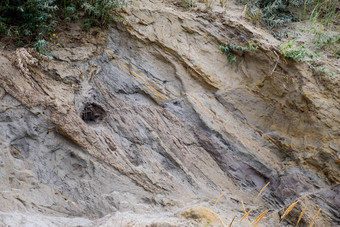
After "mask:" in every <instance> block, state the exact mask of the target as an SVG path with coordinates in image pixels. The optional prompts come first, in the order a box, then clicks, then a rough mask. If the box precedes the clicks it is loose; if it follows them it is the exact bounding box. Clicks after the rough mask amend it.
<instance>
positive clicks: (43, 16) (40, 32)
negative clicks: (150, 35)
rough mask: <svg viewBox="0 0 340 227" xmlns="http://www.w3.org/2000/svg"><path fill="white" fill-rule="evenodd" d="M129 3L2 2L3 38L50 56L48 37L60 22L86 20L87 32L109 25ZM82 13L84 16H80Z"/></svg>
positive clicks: (104, 0) (110, 0)
mask: <svg viewBox="0 0 340 227" xmlns="http://www.w3.org/2000/svg"><path fill="white" fill-rule="evenodd" d="M124 4H126V2H125V0H2V1H0V35H2V36H11V37H13V38H14V40H15V41H16V43H17V44H19V45H23V44H25V43H28V44H32V43H34V42H35V44H33V45H34V47H35V49H36V50H38V51H41V52H43V53H46V50H47V44H48V43H47V42H46V41H45V40H46V39H48V37H51V33H53V32H54V30H55V28H56V25H57V22H58V21H60V20H61V19H64V20H65V21H66V22H70V21H71V20H77V19H79V18H80V15H82V16H83V17H84V28H86V29H89V28H90V27H91V26H92V25H106V24H107V23H108V22H109V21H111V20H112V19H113V16H112V15H113V14H112V11H113V10H114V9H116V8H117V7H120V6H122V5H124ZM79 12H81V13H79Z"/></svg>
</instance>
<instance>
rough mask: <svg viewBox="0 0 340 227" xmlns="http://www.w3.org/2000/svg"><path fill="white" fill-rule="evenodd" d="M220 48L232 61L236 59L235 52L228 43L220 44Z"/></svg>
mask: <svg viewBox="0 0 340 227" xmlns="http://www.w3.org/2000/svg"><path fill="white" fill-rule="evenodd" d="M220 50H221V51H222V53H224V54H226V55H227V58H228V60H229V62H230V63H233V62H234V61H236V57H235V55H234V54H233V52H232V51H231V48H230V47H229V45H228V44H226V45H221V46H220Z"/></svg>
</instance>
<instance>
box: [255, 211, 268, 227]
mask: <svg viewBox="0 0 340 227" xmlns="http://www.w3.org/2000/svg"><path fill="white" fill-rule="evenodd" d="M268 212H269V210H266V211H264V212H262V213H261V214H260V215H259V216H257V218H256V219H255V220H254V221H253V222H252V223H255V226H254V227H256V226H257V225H258V224H259V223H260V221H261V220H262V219H263V218H264V216H265V215H266V214H267V213H268Z"/></svg>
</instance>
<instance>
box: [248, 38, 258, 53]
mask: <svg viewBox="0 0 340 227" xmlns="http://www.w3.org/2000/svg"><path fill="white" fill-rule="evenodd" d="M248 45H249V50H251V51H257V49H259V47H258V46H256V45H255V43H253V41H251V40H249V41H248Z"/></svg>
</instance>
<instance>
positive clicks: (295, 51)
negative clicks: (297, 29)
mask: <svg viewBox="0 0 340 227" xmlns="http://www.w3.org/2000/svg"><path fill="white" fill-rule="evenodd" d="M280 52H281V54H282V55H283V56H285V57H286V58H289V59H292V60H295V61H302V60H303V59H304V58H305V57H309V58H310V59H313V58H316V57H319V56H320V55H319V54H315V53H313V52H312V51H311V50H310V49H309V48H307V47H306V46H305V45H304V44H303V45H301V46H300V45H297V44H296V40H295V39H293V40H291V41H289V42H288V43H287V44H285V45H283V46H282V47H281V49H280Z"/></svg>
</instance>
